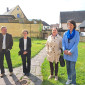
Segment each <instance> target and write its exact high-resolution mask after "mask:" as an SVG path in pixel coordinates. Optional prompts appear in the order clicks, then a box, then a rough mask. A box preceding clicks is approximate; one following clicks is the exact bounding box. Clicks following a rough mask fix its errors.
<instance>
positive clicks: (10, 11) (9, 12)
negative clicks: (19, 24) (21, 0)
mask: <svg viewBox="0 0 85 85" xmlns="http://www.w3.org/2000/svg"><path fill="white" fill-rule="evenodd" d="M16 7H19V8H20V6H19V5H17V6H16ZM16 7H14V8H12V9H10V10H9V11H8V12H5V13H4V14H3V15H11V13H12V12H13V11H14V10H15V9H16ZM20 9H21V8H20ZM21 11H22V9H21ZM22 13H23V11H22ZM23 15H24V16H25V14H24V13H23ZM25 18H26V19H27V17H26V16H25Z"/></svg>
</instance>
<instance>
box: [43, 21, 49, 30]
mask: <svg viewBox="0 0 85 85" xmlns="http://www.w3.org/2000/svg"><path fill="white" fill-rule="evenodd" d="M42 24H43V30H49V29H50V25H49V24H48V23H46V22H45V21H42Z"/></svg>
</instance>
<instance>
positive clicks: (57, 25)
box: [50, 23, 59, 29]
mask: <svg viewBox="0 0 85 85" xmlns="http://www.w3.org/2000/svg"><path fill="white" fill-rule="evenodd" d="M53 27H55V28H59V24H58V23H57V24H51V25H50V29H52V28H53Z"/></svg>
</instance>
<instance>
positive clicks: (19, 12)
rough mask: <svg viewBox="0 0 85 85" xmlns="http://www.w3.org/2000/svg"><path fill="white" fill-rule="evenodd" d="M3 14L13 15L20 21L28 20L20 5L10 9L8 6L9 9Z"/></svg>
mask: <svg viewBox="0 0 85 85" xmlns="http://www.w3.org/2000/svg"><path fill="white" fill-rule="evenodd" d="M3 15H13V16H14V17H15V18H16V19H17V20H19V22H20V23H24V22H26V21H28V20H27V18H26V16H25V14H24V13H23V11H22V10H21V8H20V6H19V5H17V6H16V7H14V8H12V9H10V10H9V8H8V7H7V11H6V12H5V13H4V14H3Z"/></svg>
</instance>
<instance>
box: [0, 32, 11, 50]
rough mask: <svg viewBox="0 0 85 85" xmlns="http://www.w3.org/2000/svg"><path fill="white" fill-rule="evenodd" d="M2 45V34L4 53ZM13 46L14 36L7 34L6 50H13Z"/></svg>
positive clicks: (0, 43) (0, 48)
mask: <svg viewBox="0 0 85 85" xmlns="http://www.w3.org/2000/svg"><path fill="white" fill-rule="evenodd" d="M2 43H3V35H2V33H0V52H1V51H2ZM12 46H13V39H12V35H11V34H8V33H6V50H8V49H12Z"/></svg>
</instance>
